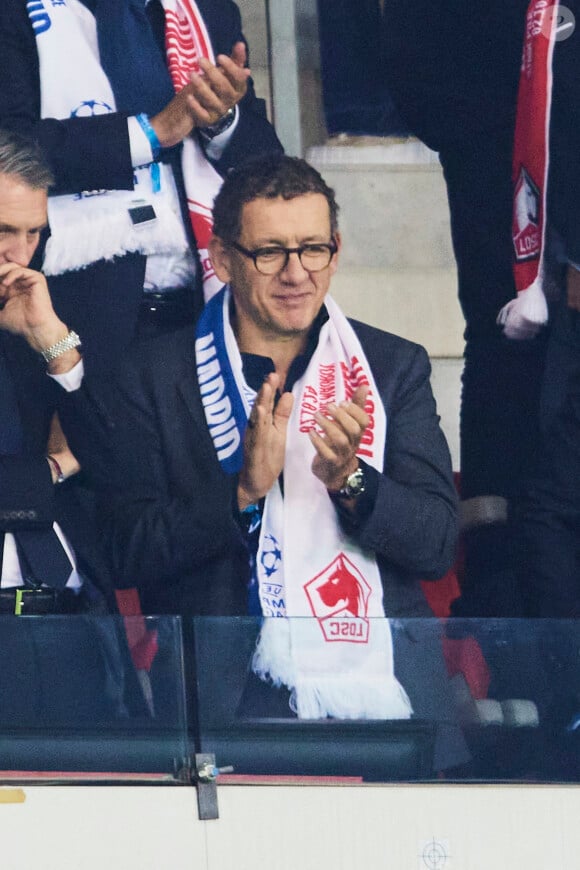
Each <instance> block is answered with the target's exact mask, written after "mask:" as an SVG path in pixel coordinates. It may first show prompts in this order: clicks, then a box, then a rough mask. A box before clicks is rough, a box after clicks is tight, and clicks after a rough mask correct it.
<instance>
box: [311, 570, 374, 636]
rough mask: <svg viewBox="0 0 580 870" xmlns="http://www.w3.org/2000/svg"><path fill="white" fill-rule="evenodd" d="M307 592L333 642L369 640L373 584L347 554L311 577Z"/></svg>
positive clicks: (314, 611) (324, 630)
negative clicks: (368, 614)
mask: <svg viewBox="0 0 580 870" xmlns="http://www.w3.org/2000/svg"><path fill="white" fill-rule="evenodd" d="M304 591H305V592H306V595H307V597H308V602H309V604H310V608H311V610H312V613H313V614H314V616H316V618H317V619H318V622H319V624H320V628H321V629H322V633H323V634H324V637H325V639H326V640H327V641H328V642H329V643H332V642H336V641H338V642H343V643H345V642H346V643H368V639H369V621H368V617H367V613H368V602H369V597H370V594H371V587H370V586H369V584H368V583H367V581H366V580H365V578H364V577H363V575H362V574H361V572H360V571H359V570H358V568H357V567H356V566H355V565H353V563H352V562H351V561H350V559H348V557H347V556H345V554H344V553H340V554H339V555H338V556H337V557H336V559H333V561H332V562H331V563H330V565H328V566H327V567H326V568H325V569H324V570H323V571H321V572H320V573H319V574H317V575H316V577H313V578H312V580H309V581H308V583H306V584H305V586H304Z"/></svg>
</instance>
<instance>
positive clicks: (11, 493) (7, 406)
mask: <svg viewBox="0 0 580 870" xmlns="http://www.w3.org/2000/svg"><path fill="white" fill-rule="evenodd" d="M50 183H51V176H50V172H49V170H48V168H47V166H46V164H45V163H44V162H43V160H42V158H41V156H40V153H39V152H38V151H37V150H36V149H35V148H33V147H31V146H30V145H28V144H26V143H25V142H24V141H21V140H20V139H19V138H18V137H15V136H13V135H11V134H6V133H4V132H0V575H1V582H0V613H2V614H8V613H12V614H23V615H27V614H61V613H62V614H73V613H74V614H79V615H80V614H88V613H91V614H97V615H98V614H101V615H102V614H106V613H108V612H109V610H110V609H111V608H113V607H114V603H113V594H112V585H111V583H110V578H109V575H108V572H107V567H106V562H105V559H104V558H103V556H102V555H101V552H100V548H99V545H98V542H97V534H96V523H95V517H94V503H93V502H94V499H93V497H92V494H91V493H90V492H89V491H88V490H87V489H86V488H85V487H84V486H83V483H82V481H81V479H80V478H79V476H78V474H77V472H78V470H79V466H78V463H77V461H76V459H75V457H74V456H73V454H72V453H71V451H70V449H69V447H68V445H67V443H66V440H65V438H64V436H63V435H62V432H61V430H60V427H59V426H58V423H57V421H56V420H55V417H54V414H55V410H56V406H57V399H58V396H59V393H60V387H58V386H57V384H56V383H55V382H54V381H53V380H51V379H50V378H48V377H47V375H46V371H47V368H48V371H49V373H51V374H56V373H58V371H59V370H60V369H61V367H62V366H63V362H64V365H65V366H66V365H67V362H66V360H67V353H70V350H67V347H72V346H74V344H75V341H76V339H74V337H72V336H71V333H70V332H69V330H68V328H67V327H66V326H65V325H64V324H63V323H62V322H61V321H60V320H59V318H57V316H56V315H55V314H54V312H53V310H52V307H51V306H50V300H49V297H48V292H47V290H46V283H45V281H44V278H43V277H42V275H40V274H39V273H37V272H33V271H31V270H30V269H28V268H27V266H28V261H29V259H30V257H31V256H32V254H33V252H34V249H35V248H36V246H37V244H38V240H39V235H40V232H41V230H42V228H43V227H44V225H45V223H46V202H47V188H48V186H49V184H50ZM37 282H38V283H39V285H40V286H39V287H36V286H35V284H36V283H37ZM39 291H40V292H39ZM18 333H23V334H25V335H26V337H27V339H28V343H26V342H25V341H23V340H22V338H21V337H20V335H18ZM67 336H68V338H67ZM63 338H64V341H62V339H63ZM41 354H43V355H44V357H45V359H46V360H47V363H46V362H44V361H43V360H42V357H41ZM1 634H2V645H3V649H4V650H5V652H6V655H7V656H8V655H10V656H11V657H13V659H14V660H15V661H18V662H19V666H18V667H17V668H14V667H8V668H4V669H3V674H2V678H1V680H0V697H1V703H0V709H1V714H0V725H6V724H7V723H10V724H11V726H13V725H14V724H15V723H17V724H18V725H19V726H23V727H24V726H26V724H27V723H28V724H30V725H35V726H38V725H39V724H40V723H41V722H45V723H46V722H47V721H50V722H52V723H54V722H56V721H58V722H60V723H61V724H68V725H72V723H73V721H74V722H77V723H79V722H83V721H84V722H89V721H90V722H93V721H94V720H95V717H97V718H102V717H109V716H110V715H115V716H116V715H126V710H125V708H124V701H123V694H124V678H123V672H122V666H121V652H120V649H121V648H120V646H119V640H118V638H117V636H116V633H115V629H114V628H113V627H112V626H111V625H105V624H101V623H99V622H98V621H97V622H93V621H92V620H80V619H79V620H71V621H70V623H69V627H68V628H67V629H66V630H63V629H62V626H60V627H59V626H57V625H56V624H55V623H52V622H50V621H46V620H34V621H32V622H31V623H30V624H29V625H28V629H27V630H25V628H24V625H23V624H22V625H20V624H16V623H14V622H13V621H7V620H3V621H2V625H1ZM57 635H58V636H57ZM32 663H35V664H34V665H33V664H32Z"/></svg>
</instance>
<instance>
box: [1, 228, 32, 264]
mask: <svg viewBox="0 0 580 870" xmlns="http://www.w3.org/2000/svg"><path fill="white" fill-rule="evenodd" d="M2 255H3V256H4V259H5V261H6V262H8V263H17V264H18V265H19V266H28V264H29V262H30V258H31V256H32V251H31V245H30V242H29V241H28V238H27V237H26V236H25V235H23V236H14V237H13V238H12V239H10V243H9V244H8V245H7V246H6V248H5V249H4V250H3V251H2Z"/></svg>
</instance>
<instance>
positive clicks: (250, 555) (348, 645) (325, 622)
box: [62, 155, 456, 766]
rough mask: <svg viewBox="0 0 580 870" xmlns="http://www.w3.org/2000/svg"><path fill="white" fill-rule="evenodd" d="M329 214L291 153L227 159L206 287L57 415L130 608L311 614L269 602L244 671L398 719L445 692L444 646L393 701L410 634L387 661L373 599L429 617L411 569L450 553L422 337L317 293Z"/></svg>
mask: <svg viewBox="0 0 580 870" xmlns="http://www.w3.org/2000/svg"><path fill="white" fill-rule="evenodd" d="M337 212H338V208H337V204H336V202H335V199H334V193H333V191H332V190H330V188H329V187H328V186H327V185H326V184H325V182H324V181H323V179H322V178H321V177H320V175H319V174H318V172H317V171H316V170H315V169H313V168H312V167H311V166H309V165H308V164H307V163H306V162H305V161H303V160H300V159H297V158H290V157H285V156H278V155H277V156H272V157H268V158H266V159H262V160H260V161H255V162H252V163H249V164H246V165H244V167H243V168H240V170H239V171H234V172H233V173H231V174H230V175H229V176H228V177H227V178H226V180H225V182H224V185H223V186H222V188H221V190H220V193H219V195H218V196H217V198H216V200H215V203H214V236H213V237H212V240H211V242H210V252H211V257H212V262H213V266H214V269H215V272H216V274H217V276H218V277H219V278H220V279H221V280H222V281H223V282H224V285H225V286H224V288H223V289H222V291H221V292H220V293H218V294H217V295H216V296H215V297H214V298H213V299H212V300H211V301H210V302H209V303H208V304H207V305H206V307H205V309H204V311H203V313H202V315H201V317H200V319H199V321H198V322H197V324H196V325H195V327H193V326H192V327H191V328H189V329H186V330H183V331H181V332H178V333H174V334H173V335H172V336H171V338H169V337H160V338H158V339H156V340H154V341H152V342H149V343H145V344H142V345H141V346H140V347H138V348H136V349H135V351H134V352H133V354H132V355H131V357H130V359H129V360H128V362H127V364H126V365H125V366H124V369H123V373H122V374H120V375H119V377H118V380H117V383H116V385H115V388H114V389H113V390H111V389H108V390H107V391H106V394H105V393H104V392H103V391H102V390H99V389H98V388H97V387H94V386H92V385H91V384H90V383H86V384H85V386H84V387H83V389H81V390H77V391H76V392H74V393H72V394H70V395H69V401H68V402H67V403H66V404H67V407H66V408H65V409H63V412H62V413H63V425H64V427H65V430H66V431H67V435H68V437H69V440H70V441H71V445H72V448H73V450H74V452H75V455H77V456H78V458H79V460H80V462H81V465H82V466H83V469H84V470H85V472H86V473H88V474H89V475H92V477H93V481H94V482H95V483H96V484H97V485H99V486H101V487H102V488H104V489H105V490H106V499H105V502H106V504H107V510H108V513H109V516H108V526H109V531H110V541H111V551H112V559H113V563H114V569H115V574H116V577H117V580H118V581H119V582H121V583H125V584H126V585H133V584H135V583H137V584H138V585H139V590H140V594H141V599H142V604H143V609H144V610H145V611H146V612H149V613H152V612H169V613H182V614H200V615H206V614H217V615H228V614H244V613H250V614H261V615H263V616H310V617H315V619H309V620H298V623H299V624H301V629H303V630H304V632H305V633H306V636H304V634H303V633H302V631H301V630H298V636H296V635H295V632H296V630H297V628H296V621H292V620H289V619H276V620H266V624H265V625H264V628H263V629H262V632H261V639H260V642H259V643H258V647H257V650H256V655H255V657H254V663H253V671H254V675H255V682H256V683H257V684H258V685H263V686H264V687H266V688H267V689H268V691H270V690H271V684H272V683H273V684H274V685H276V686H282V690H281V691H282V693H283V695H284V692H285V697H286V699H288V698H289V697H290V698H291V701H290V704H291V707H292V709H294V710H295V711H297V712H298V715H299V716H303V717H306V718H318V717H321V716H322V717H324V716H326V715H332V716H338V717H343V716H344V717H346V718H408V717H409V716H410V715H411V712H412V710H413V711H415V712H417V711H419V713H421V711H423V712H425V711H426V710H427V711H430V712H432V711H433V709H434V708H435V707H437V706H439V704H440V698H442V697H444V696H445V692H444V691H442V689H441V686H442V683H443V682H444V677H443V671H442V660H441V656H440V653H437V650H436V651H435V652H434V653H433V655H431V654H430V655H429V656H428V658H429V662H430V664H429V668H430V673H431V675H433V674H437V675H438V676H437V677H436V678H435V679H434V680H432V679H431V677H429V679H427V680H425V679H423V680H420V681H419V682H422V683H423V685H422V686H421V688H420V690H419V691H418V692H417V693H416V694H415V696H414V697H413V696H412V697H411V699H410V700H409V697H408V696H407V694H406V692H405V689H406V690H407V691H408V692H409V694H410V695H412V688H411V687H412V686H413V685H415V688H416V684H417V673H419V672H420V667H419V669H418V670H417V667H416V665H417V656H416V650H415V651H414V649H413V643H411V642H407V641H405V643H406V646H407V647H408V649H407V653H408V654H402V655H401V654H400V653H399V652H398V650H399V647H400V641H399V642H397V643H396V644H395V645H396V647H397V650H396V651H395V659H394V661H395V669H394V670H393V658H392V655H393V652H392V644H391V638H390V633H389V631H390V630H389V628H388V623H387V621H386V620H385V619H384V616H385V615H388V616H428V615H430V610H429V608H428V606H427V604H426V601H425V599H424V596H423V594H422V591H421V587H420V583H419V578H426V577H427V578H437V577H440V576H441V575H442V574H443V573H444V572H445V571H446V570H447V569H448V567H449V565H450V564H451V562H452V561H453V557H454V549H455V536H456V497H455V492H454V487H453V481H452V475H451V465H450V459H449V453H448V449H447V445H446V443H445V439H444V436H443V433H442V432H441V429H440V428H439V420H438V417H437V413H436V408H435V402H434V399H433V395H432V392H431V387H430V384H429V363H428V359H427V355H426V353H425V351H424V349H422V348H421V347H419V346H417V345H415V344H411V343H410V342H407V341H405V340H403V339H400V338H397V337H396V336H393V335H389V334H387V333H384V332H382V331H380V330H377V329H374V328H373V327H370V326H366V325H364V324H362V323H358V322H356V321H349V320H347V319H346V318H345V317H344V315H343V314H342V312H341V311H340V309H339V308H338V306H337V305H336V303H334V301H333V300H332V299H331V298H330V297H329V296H328V295H327V293H328V289H329V287H330V283H331V279H332V276H333V275H334V273H335V271H336V268H337V264H338V255H339V251H340V245H341V240H340V233H339V231H338V226H337ZM96 409H99V411H98V412H96ZM373 617H374V619H373ZM274 623H276V624H277V625H278V630H273V629H272V631H273V633H272V632H271V631H270V630H269V629H268V627H267V626H270V628H271V627H272V625H273V624H274ZM290 623H293V625H292V626H290ZM279 632H280V636H279ZM288 632H289V633H290V635H291V636H292V637H291V639H289V637H288ZM411 640H412V639H411ZM415 646H416V647H417V649H418V648H419V646H420V644H416V645H415ZM290 648H291V649H293V650H300V651H301V653H299V655H298V657H297V659H296V660H295V659H293V658H292V655H290V657H289V649H290ZM305 650H308V651H309V652H308V654H306V653H305ZM409 650H410V652H409ZM423 653H424V648H423ZM423 653H422V654H423ZM413 661H414V664H412V662H413ZM313 662H315V663H318V665H320V669H319V672H318V671H317V672H313V671H312V667H311V665H312V663H313ZM395 673H396V676H395ZM410 674H413V675H412V676H410ZM399 680H400V681H401V682H399ZM403 686H404V688H403ZM435 686H437V688H436V689H435V688H434V687H435ZM437 693H439V700H438V698H437V697H436V696H437ZM254 701H255V699H254ZM258 706H259V704H258ZM254 709H256V707H255V704H254ZM285 710H286V713H287V714H288V715H289V714H290V708H289V706H288V703H286V705H285ZM438 752H439V755H438ZM441 753H442V754H441ZM444 756H445V751H444V750H436V764H438V765H439V766H441V765H445V764H446V763H448V761H445V757H444Z"/></svg>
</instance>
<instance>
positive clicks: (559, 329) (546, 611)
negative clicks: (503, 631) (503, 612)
mask: <svg viewBox="0 0 580 870" xmlns="http://www.w3.org/2000/svg"><path fill="white" fill-rule="evenodd" d="M540 421H541V429H542V451H541V455H540V457H539V459H538V462H537V463H536V465H535V467H534V471H533V473H532V474H531V475H530V479H529V481H528V483H527V486H526V487H525V490H524V492H523V495H522V498H521V499H520V501H519V503H518V511H517V515H516V518H515V522H516V531H517V535H518V540H519V541H521V549H522V552H521V571H520V576H519V579H520V587H521V591H522V597H523V601H524V605H525V613H526V615H527V616H533V617H550V616H552V617H563V618H567V617H575V618H578V617H580V314H579V313H578V312H577V311H573V310H572V309H570V308H568V306H567V305H566V302H565V299H562V302H561V304H560V307H559V309H558V311H557V313H556V316H555V319H554V325H553V328H552V332H551V336H550V343H549V347H548V354H547V362H546V371H545V376H544V381H543V386H542V399H541V413H540Z"/></svg>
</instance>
